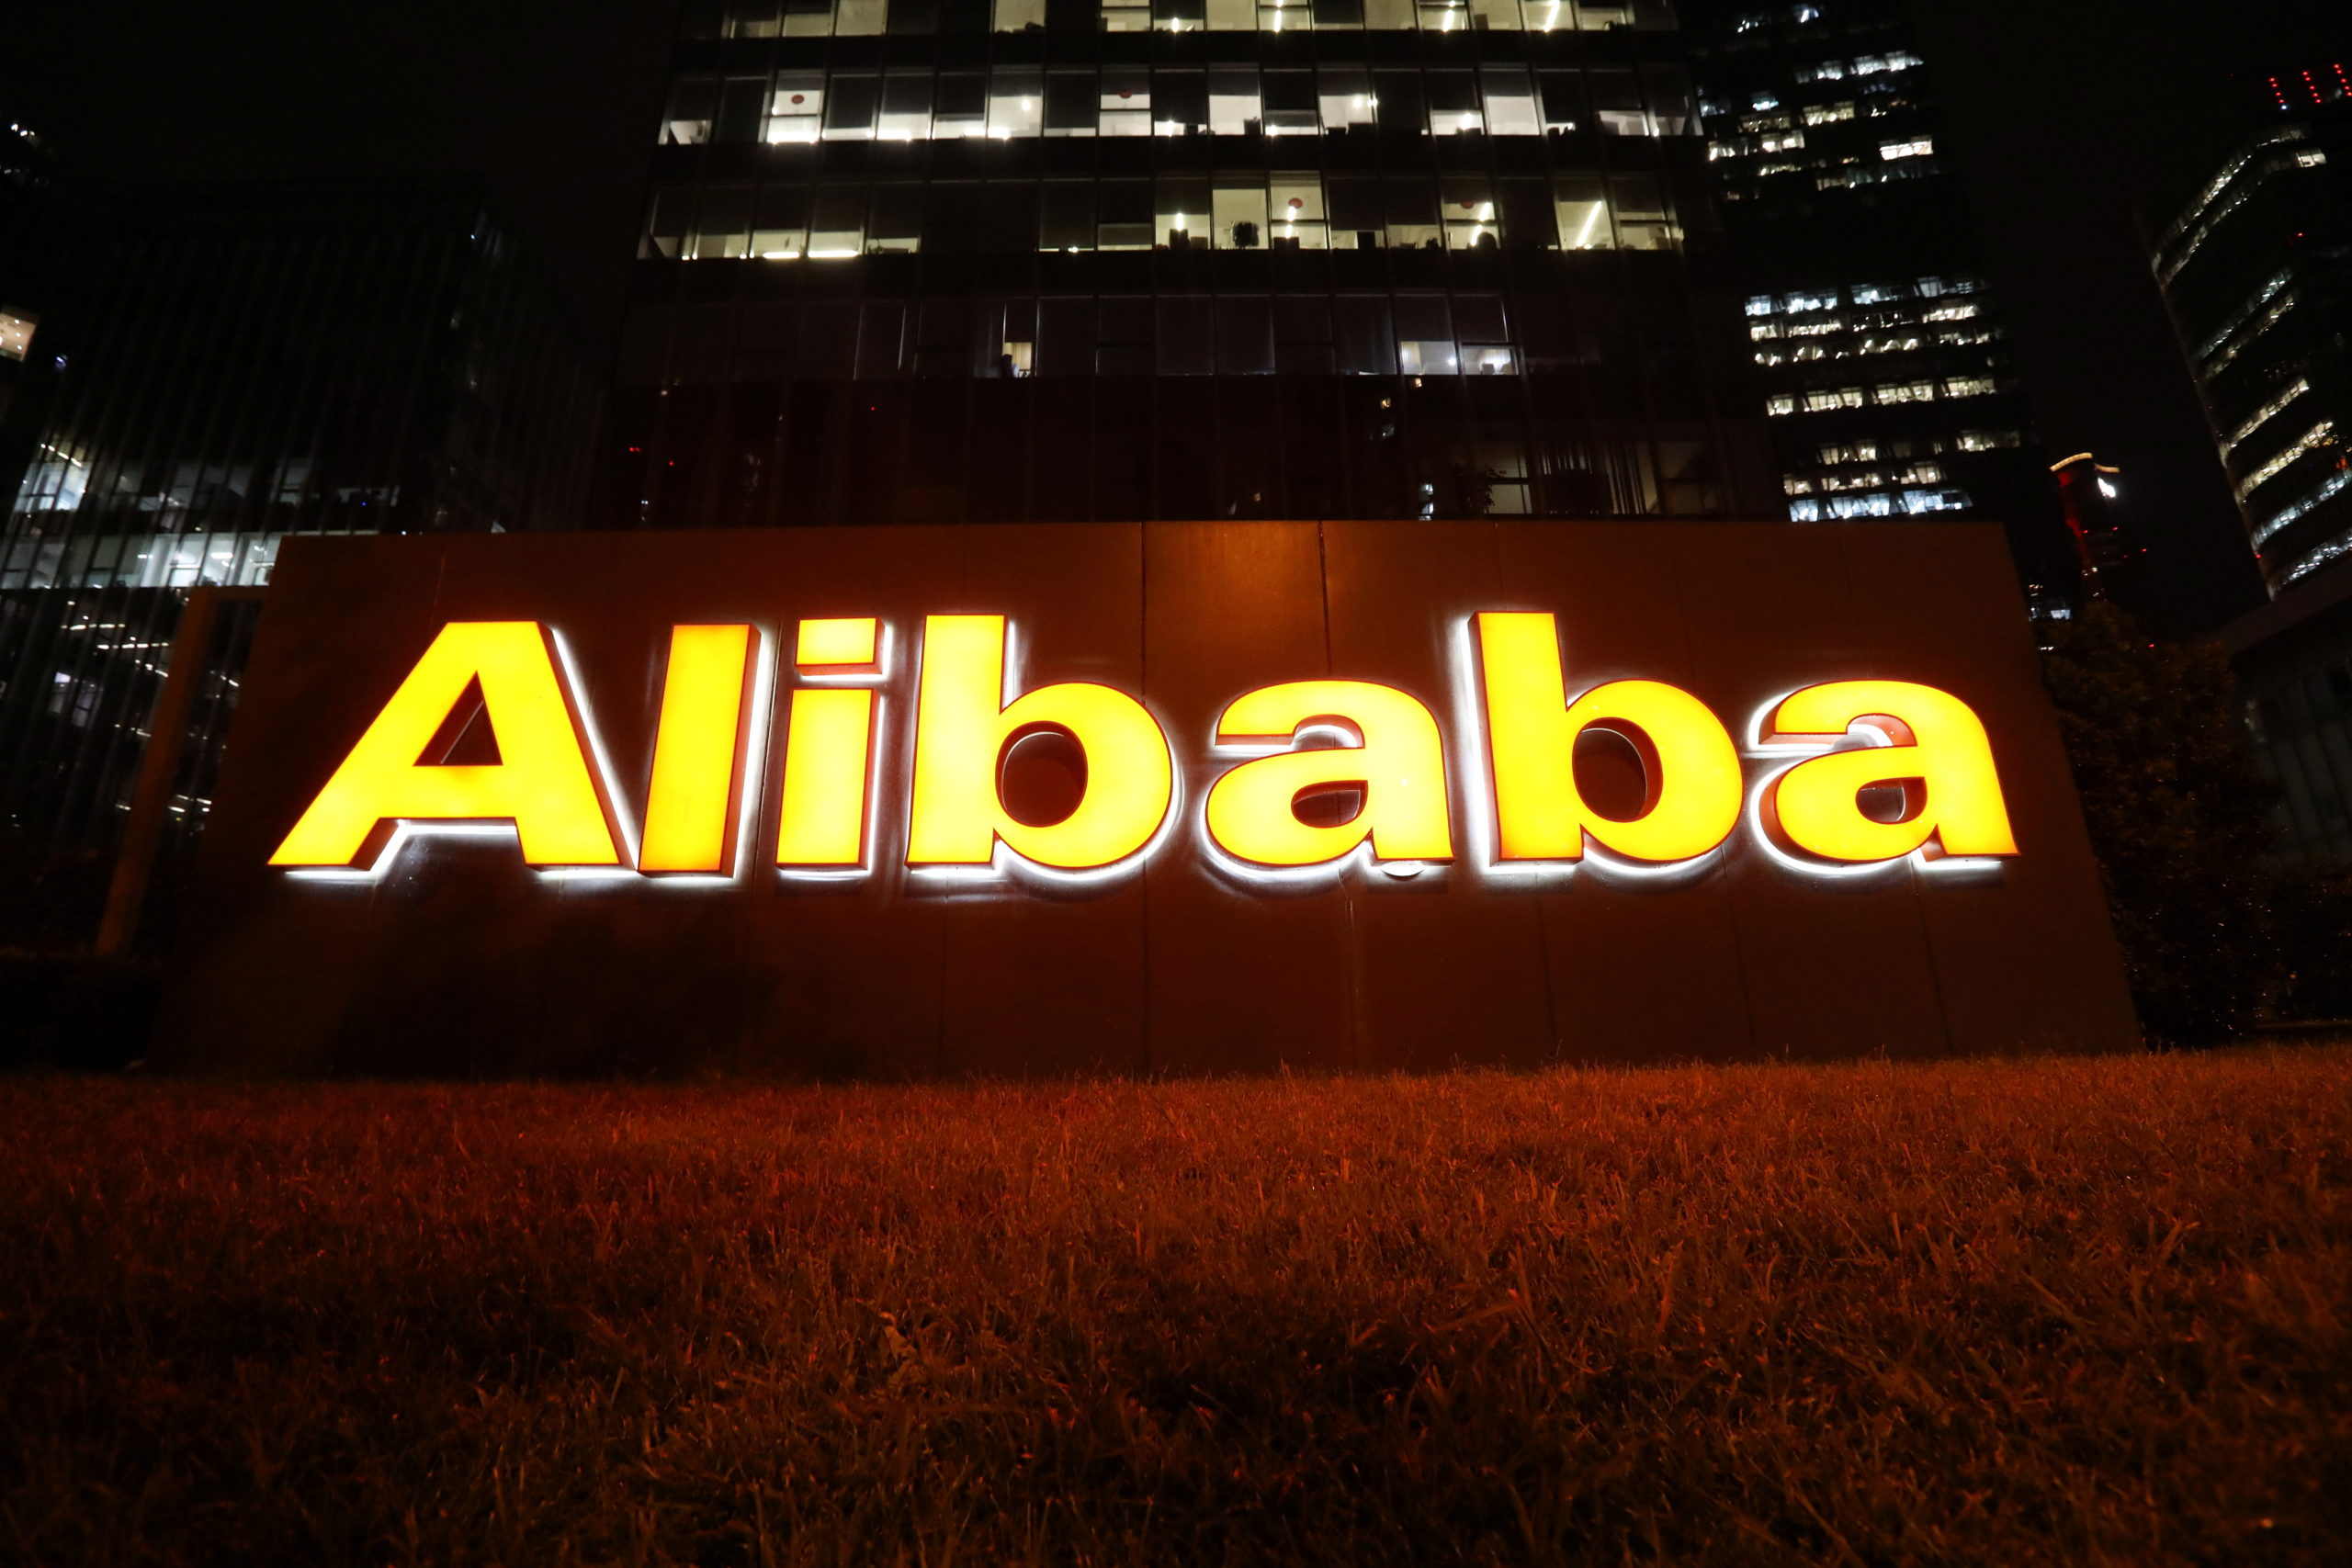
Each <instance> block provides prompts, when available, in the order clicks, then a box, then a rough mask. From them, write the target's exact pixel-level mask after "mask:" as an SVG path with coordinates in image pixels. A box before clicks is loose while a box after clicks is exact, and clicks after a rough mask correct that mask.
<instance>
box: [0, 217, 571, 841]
mask: <svg viewBox="0 0 2352 1568" xmlns="http://www.w3.org/2000/svg"><path fill="white" fill-rule="evenodd" d="M76 206H77V210H76V212H75V214H74V216H73V217H72V218H71V219H70V220H68V221H67V222H66V223H65V224H64V225H63V237H62V242H60V243H62V244H64V246H65V247H66V248H65V249H64V250H63V251H62V253H60V254H59V255H57V256H54V257H52V258H51V262H52V264H53V265H52V276H54V277H55V278H56V280H57V285H58V286H57V289H56V292H55V295H54V298H53V300H52V305H53V308H52V309H51V310H50V311H49V312H48V313H46V314H45V315H44V316H43V318H42V320H41V321H40V332H39V338H38V342H39V344H40V354H41V355H43V356H44V358H45V360H46V361H47V367H50V368H53V369H54V371H55V377H54V386H53V388H52V389H51V393H50V396H49V397H48V399H47V400H46V406H45V409H44V411H43V413H42V417H41V420H40V427H39V431H38V436H37V442H36V444H35V446H34V449H33V457H32V461H31V463H30V464H29V466H28V468H27V469H26V472H25V475H24V478H23V481H22V483H21V484H20V485H19V486H18V487H17V490H16V491H15V493H14V496H13V499H12V501H11V503H10V505H9V509H8V512H7V513H6V527H5V530H0V825H5V827H6V829H9V830H11V831H13V832H16V833H19V834H22V835H24V836H25V837H26V838H28V839H29V840H32V841H34V842H35V843H39V844H45V845H48V846H51V847H53V848H55V849H58V850H67V851H70V850H74V849H99V848H104V847H106V846H107V845H109V844H110V843H111V842H112V841H113V840H114V838H115V835H116V833H117V832H118V830H119V824H120V820H121V814H122V813H123V812H124V811H125V809H126V808H127V806H128V802H129V798H130V792H131V788H132V784H133V781H134V779H135V777H136V775H137V773H138V770H139V764H140V760H141V755H142V753H143V752H144V750H145V749H146V746H147V744H148V736H147V727H148V725H149V722H150V716H151V715H152V714H153V711H154V709H155V705H156V695H157V692H158V689H159V687H160V686H161V684H162V682H163V678H164V670H165V666H166V664H167V662H168V657H167V656H168V654H169V651H170V650H171V649H172V648H173V641H174V637H175V630H176V628H177V626H178V625H179V622H180V617H181V615H182V613H183V611H184V609H185V608H186V606H187V604H188V600H189V595H190V593H191V592H195V591H198V590H200V589H208V588H232V589H233V588H251V587H254V586H257V585H260V584H264V583H266V582H267V581H269V573H270V568H271V565H272V563H273V561H274V560H275V559H276V557H277V547H278V544H279V542H280V541H281V540H282V539H284V538H285V537H286V536H288V535H290V534H300V533H331V534H370V533H421V532H428V531H486V530H492V529H500V528H505V529H522V528H535V527H550V526H574V525H577V522H578V519H579V515H580V505H581V500H582V491H583V486H584V481H585V475H586V462H587V457H588V441H587V438H586V435H585V434H584V433H585V432H587V431H588V430H589V429H591V428H592V427H593V423H594V419H595V412H596V403H595V400H594V391H593V388H592V386H591V384H590V383H589V382H588V380H587V379H586V377H585V375H584V373H583V367H582V359H581V355H580V350H579V348H578V346H577V344H576V343H575V342H574V341H573V340H572V338H571V334H570V329H569V326H568V324H567V323H566V321H564V319H563V316H562V313H561V311H560V309H559V307H558V306H557V304H556V301H555V299H554V297H553V296H552V294H551V292H550V291H549V290H548V288H547V286H546V285H545V284H544V282H543V281H542V280H541V278H540V277H539V276H538V274H537V272H536V270H535V269H534V268H533V267H531V266H530V265H528V264H526V262H525V261H524V260H523V259H522V258H521V257H520V256H519V255H518V254H516V252H515V245H514V243H513V241H512V240H511V239H510V238H509V237H508V236H507V235H506V234H505V233H503V231H501V229H500V228H499V226H498V225H497V224H496V223H495V222H494V221H492V219H491V218H490V217H489V216H488V215H487V214H486V213H485V212H484V210H483V209H482V205H481V199H480V197H479V195H478V194H474V193H470V192H468V191H465V190H461V189H460V190H451V189H443V188H438V187H428V188H419V189H391V190H387V189H383V188H378V187H367V186H362V187H339V188H322V189H280V188H271V187H263V188H252V189H248V188H237V187H231V188H218V187H205V188H195V189H177V190H153V189H149V190H136V191H123V192H116V193H111V194H110V195H108V196H107V197H99V198H94V199H90V200H87V201H85V202H79V203H77V204H76ZM252 608H253V606H252V605H250V604H247V605H245V606H243V610H244V612H245V613H243V614H237V615H223V616H221V617H220V618H219V619H218V621H217V623H216V624H215V626H214V631H213V637H212V642H211V645H210V647H209V649H205V650H202V651H203V655H204V657H205V659H206V664H205V668H204V672H203V682H204V686H203V690H202V692H201V694H200V700H198V702H197V703H196V704H195V706H194V709H193V712H194V715H195V717H194V720H193V728H192V729H191V730H190V731H189V732H188V733H186V734H175V735H173V736H170V737H167V738H166V739H165V742H164V743H166V744H171V745H174V746H177V747H180V748H182V750H181V753H180V771H179V773H178V780H179V785H178V788H177V790H176V791H175V800H174V803H173V807H172V812H173V816H174V818H175V820H176V821H177V822H179V823H182V824H185V825H187V826H188V827H191V828H192V827H193V826H194V824H195V823H197V822H198V821H199V820H200V819H201V817H202V814H203V810H204V807H205V804H206V801H207V798H208V797H209V780H210V778H211V776H212V773H213V768H214V766H215V764H216V762H217V761H218V756H219V749H220V741H221V739H222V738H223V736H224V734H225V730H226V727H227V720H228V716H229V714H230V712H231V710H232V706H233V703H234V695H235V687H236V680H235V676H236V673H237V671H238V669H239V667H240V665H241V663H242V660H243V647H244V644H245V641H246V640H247V639H249V638H250V637H251V634H252V621H253V616H252V615H251V614H250V612H251V610H252Z"/></svg>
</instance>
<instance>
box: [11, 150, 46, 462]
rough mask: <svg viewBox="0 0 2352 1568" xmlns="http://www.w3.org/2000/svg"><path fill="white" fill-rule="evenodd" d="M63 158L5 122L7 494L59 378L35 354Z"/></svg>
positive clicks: (30, 446)
mask: <svg viewBox="0 0 2352 1568" xmlns="http://www.w3.org/2000/svg"><path fill="white" fill-rule="evenodd" d="M56 177H57V176H56V156H55V154H54V153H53V152H51V149H50V146H49V144H48V142H47V141H45V140H44V139H43V138H42V137H41V136H40V133H39V132H38V131H36V130H33V129H32V128H31V127H30V126H28V125H19V124H17V123H16V122H14V121H10V122H8V123H6V125H0V495H13V494H14V493H16V487H17V479H20V478H21V477H22V476H23V473H24V466H25V463H26V461H27V459H28V457H30V456H31V452H32V433H33V426H34V425H35V424H36V423H38V422H39V417H40V415H39V411H38V408H37V407H36V405H37V404H38V402H39V401H40V398H41V396H42V394H43V393H44V392H45V391H46V390H47V389H48V387H49V385H50V381H51V377H50V376H49V375H47V374H45V373H44V370H43V367H41V366H40V363H39V362H38V361H37V360H36V359H35V358H34V357H33V337H34V334H35V333H37V332H38V331H39V329H40V316H41V305H42V301H43V300H44V299H47V297H48V295H49V292H50V289H51V278H50V276H49V268H48V266H47V265H46V258H47V256H48V254H49V252H50V249H51V247H50V246H49V245H48V244H47V243H45V242H46V239H47V236H48V232H49V226H50V223H51V208H52V192H53V191H54V188H55V186H56Z"/></svg>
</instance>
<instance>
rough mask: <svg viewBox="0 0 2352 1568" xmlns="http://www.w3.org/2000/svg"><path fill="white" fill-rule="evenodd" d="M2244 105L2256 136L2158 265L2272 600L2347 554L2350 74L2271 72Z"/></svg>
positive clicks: (2203, 190)
mask: <svg viewBox="0 0 2352 1568" xmlns="http://www.w3.org/2000/svg"><path fill="white" fill-rule="evenodd" d="M2254 97H2255V100H2256V106H2255V107H2256V112H2257V113H2259V114H2260V115H2261V123H2260V125H2259V128H2258V129H2257V130H2255V131H2254V132H2253V133H2252V134H2251V135H2249V136H2248V137H2247V138H2246V139H2245V141H2243V142H2241V143H2240V144H2239V145H2238V146H2237V147H2235V148H2233V150H2232V151H2231V152H2230V153H2229V155H2228V156H2227V157H2226V158H2225V159H2224V160H2223V161H2222V164H2221V166H2220V168H2219V169H2217V170H2216V171H2215V172H2214V174H2213V175H2212V177H2211V179H2209V180H2207V181H2206V182H2205V184H2204V185H2203V186H2201V187H2200V188H2199V190H2198V191H2197V192H2196V194H2195V196H2194V197H2191V199H2190V200H2189V201H2188V205H2187V206H2186V207H2184V208H2183V209H2182V210H2181V211H2180V213H2179V214H2178V215H2177V217H2176V218H2174V220H2172V222H2171V223H2170V224H2169V225H2167V226H2166V227H2165V230H2164V231H2163V232H2162V233H2161V235H2160V236H2159V237H2158V240H2157V244H2156V253H2155V257H2154V265H2155V270H2156V277H2157V280H2158V281H2159V282H2160V283H2161V284H2162V285H2163V286H2164V290H2165V300H2166V302H2167V303H2168V304H2169V305H2170V307H2171V310H2172V316H2173V322H2174V325H2175V327H2176V328H2177V330H2178V332H2179V333H2180V339H2181V347H2182V350H2183V352H2184V353H2186V354H2187V355H2188V362H2189V368H2190V369H2191V370H2192V371H2193V372H2194V373H2195V375H2196V377H2197V383H2198V386H2199V389H2200V390H2201V391H2202V392H2203V394H2204V399H2205V410H2206V415H2207V418H2208V419H2209V420H2210V421H2211V425H2212V431H2213V440H2214V444H2215V446H2216V447H2217V449H2218V450H2219V452H2220V454H2221V458H2222V465H2223V466H2224V467H2225V468H2227V469H2228V470H2229V476H2230V482H2231V487H2232V489H2233V491H2235V492H2236V495H2237V499H2238V505H2239V508H2240V510H2241V511H2242V512H2243V513H2244V514H2245V528H2246V536H2247V538H2248V540H2249V541H2250V542H2251V543H2252V545H2253V547H2254V549H2255V553H2256V555H2257V556H2258V557H2259V558H2260V559H2261V562H2262V570H2263V575H2264V577H2265V578H2266V579H2267V581H2269V583H2270V586H2271V589H2272V592H2278V591H2279V590H2281V589H2284V588H2287V587H2289V586H2290V585H2292V584H2295V583H2298V582H2301V581H2303V580H2304V579H2306V578H2308V577H2309V576H2310V575H2311V574H2312V573H2313V572H2315V571H2318V570H2321V569H2322V568H2324V567H2325V566H2327V565H2329V564H2330V563H2331V562H2334V561H2336V560H2339V559H2341V558H2343V557H2344V556H2345V555H2346V554H2352V467H2347V463H2346V451H2347V448H2346V445H2345V441H2346V433H2347V432H2352V348H2347V334H2352V75H2347V73H2346V67H2345V66H2343V65H2334V64H2331V65H2328V66H2325V67H2315V68H2312V69H2309V70H2296V71H2291V72H2282V73H2278V74H2277V75H2273V76H2267V77H2265V78H2263V80H2262V81H2261V82H2260V83H2259V84H2258V85H2257V86H2256V90H2255V94H2254Z"/></svg>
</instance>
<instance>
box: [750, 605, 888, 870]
mask: <svg viewBox="0 0 2352 1568" xmlns="http://www.w3.org/2000/svg"><path fill="white" fill-rule="evenodd" d="M879 636H880V628H879V627H878V626H877V625H876V622H875V621H873V620H872V619H871V618H865V619H854V620H832V621H803V622H801V623H800V637H799V641H798V644H797V647H796V648H795V649H794V651H793V659H792V662H793V666H794V668H795V669H797V670H798V671H799V672H800V673H801V674H803V675H812V676H818V677H820V678H821V677H827V676H830V677H834V678H839V677H842V676H853V677H854V676H858V675H865V676H870V677H874V678H876V679H878V678H879V677H880V675H881V672H882V671H881V662H880V649H879V647H878V639H879ZM873 750H874V694H873V693H872V692H870V691H860V690H857V689H855V688H854V687H844V686H803V687H801V688H800V689H799V690H797V691H796V692H794V693H793V694H792V718H791V721H790V723H789V725H788V726H787V728H786V732H785V740H784V804H783V807H782V808H781V811H780V813H779V815H778V818H777V823H776V839H775V863H776V864H778V865H780V866H786V867H805V868H809V869H816V868H833V869H841V868H847V867H853V866H862V865H864V864H865V849H866V845H865V823H866V818H867V816H868V813H867V811H866V792H867V779H868V774H869V772H870V762H871V759H872V754H873Z"/></svg>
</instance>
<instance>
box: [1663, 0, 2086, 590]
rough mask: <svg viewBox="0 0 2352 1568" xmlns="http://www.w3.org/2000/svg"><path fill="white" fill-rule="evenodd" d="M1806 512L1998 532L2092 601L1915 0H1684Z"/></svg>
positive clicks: (1786, 487) (2041, 573)
mask: <svg viewBox="0 0 2352 1568" xmlns="http://www.w3.org/2000/svg"><path fill="white" fill-rule="evenodd" d="M1681 13H1682V17H1683V20H1684V23H1685V25H1686V27H1687V28H1688V29H1689V32H1690V36H1691V50H1692V69H1693V70H1694V72H1695V73H1696V74H1697V77H1698V82H1699V88H1700V99H1701V106H1700V107H1701V111H1702V115H1703V117H1704V118H1705V122H1706V129H1707V134H1708V137H1709V146H1708V153H1709V158H1710V164H1711V167H1712V168H1713V171H1714V175H1715V179H1716V183H1717V186H1718V189H1719V190H1720V192H1721V195H1722V198H1723V209H1724V224H1725V227H1726V230H1727V231H1728V233H1729V236H1730V241H1731V245H1732V249H1733V252H1734V254H1735V256H1736V263H1737V266H1738V269H1739V275H1740V277H1741V279H1742V281H1743V282H1744V284H1745V286H1746V293H1747V330H1748V335H1749V337H1750V339H1751V340H1752V346H1751V352H1752V354H1753V355H1754V359H1755V365H1756V370H1757V375H1758V381H1759V388H1760V390H1759V394H1758V395H1759V396H1760V397H1761V398H1762V399H1763V403H1764V408H1765V410H1766V412H1768V414H1769V416H1770V418H1769V423H1770V430H1771V433H1772V438H1773V449H1774V453H1775V455H1776V457H1777V458H1778V461H1779V466H1780V470H1781V486H1782V489H1783V491H1784V494H1785V499H1784V501H1783V502H1782V505H1783V506H1784V508H1785V515H1787V516H1789V517H1792V518H1793V519H1795V520H1797V521H1800V522H1808V521H1813V520H1816V519H1822V520H1826V519H1839V520H1844V519H1853V518H1869V517H1886V518H1900V517H1918V518H1928V519H1947V520H1952V519H1963V518H1989V519H1996V520H1998V521H2000V522H2001V523H2003V524H2005V525H2007V528H2008V531H2009V542H2010V548H2011V553H2012V555H2013V556H2014V557H2015V558H2016V560H2017V562H2018V570H2019V573H2020V575H2021V576H2022V577H2023V578H2024V580H2025V583H2026V591H2027V595H2028V599H2029V601H2030V604H2031V605H2032V607H2033V609H2034V610H2035V612H2036V614H2037V615H2052V614H2055V613H2058V612H2060V611H2061V610H2062V609H2063V608H2064V604H2065V602H2066V601H2067V600H2069V599H2070V598H2072V597H2073V596H2074V595H2075V593H2076V592H2078V575H2077V564H2078V563H2077V558H2076V552H2075V547H2074V546H2073V543H2072V541H2071V539H2070V537H2069V536H2068V534H2067V532H2066V529H2065V527H2064V525H2063V524H2062V522H2061V520H2060V516H2059V510H2058V505H2057V496H2056V492H2055V490H2054V489H2053V487H2052V481H2051V477H2050V466H2051V464H2050V458H2049V457H2047V456H2046V455H2044V454H2042V453H2041V452H2040V451H2038V450H2037V449H2036V446H2035V442H2034V436H2033V432H2032V425H2031V422H2030V417H2029V414H2028V411H2027V407H2026V401H2025V398H2024V396H2023V394H2022V392H2021V390H2020V389H2019V387H2018V380H2017V377H2016V373H2015V371H2014V370H2013V368H2012V367H2011V364H2010V357H2009V349H2008V343H2007V328H2006V326H2005V325H2004V324H2003V321H2002V319H2001V312H2000V308H1999V303H1998V301H1997V299H1996V297H1995V295H1994V291H1993V289H1992V288H1990V287H1989V285H1988V284H1987V282H1986V278H1985V262H1984V256H1983V252H1982V248H1981V246H1980V244H1979V242H1978V240H1977V236H1976V232H1975V228H1974V224H1973V220H1972V218H1971V216H1970V213H1969V209H1968V203H1967V200H1966V198H1965V197H1964V195H1963V193H1962V190H1961V188H1960V184H1959V180H1958V177H1957V176H1956V175H1954V174H1953V173H1952V172H1951V169H1950V168H1949V167H1948V166H1947V164H1946V162H1945V154H1944V151H1943V149H1942V148H1941V147H1940V146H1939V135H1940V132H1939V126H1938V117H1937V114H1936V109H1935V104H1934V100H1933V96H1932V93H1931V90H1930V85H1929V82H1928V63H1927V62H1926V61H1924V60H1923V59H1922V58H1921V56H1920V54H1919V52H1918V51H1917V48H1916V47H1915V43H1914V39H1913V36H1912V29H1911V27H1910V24H1909V22H1908V20H1907V19H1906V18H1905V16H1904V14H1903V9H1902V6H1901V5H1900V3H1899V0H1804V3H1796V0H1787V3H1783V4H1779V5H1771V6H1766V5H1759V4H1758V3H1757V0H1684V3H1683V4H1682V6H1681Z"/></svg>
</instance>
